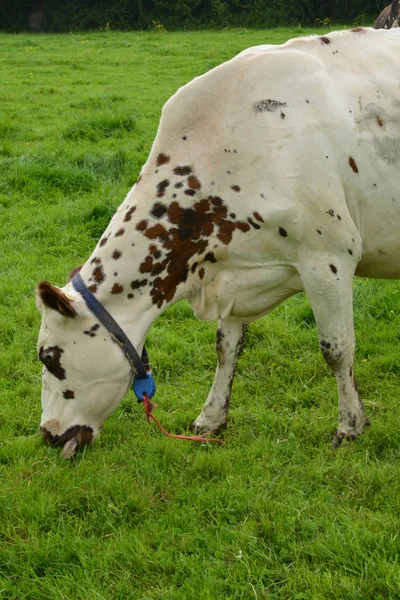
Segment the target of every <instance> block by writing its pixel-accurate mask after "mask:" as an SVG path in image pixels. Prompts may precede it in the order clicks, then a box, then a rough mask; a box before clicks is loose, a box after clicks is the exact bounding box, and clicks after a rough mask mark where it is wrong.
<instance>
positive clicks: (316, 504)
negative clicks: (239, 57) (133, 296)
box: [0, 29, 400, 600]
mask: <svg viewBox="0 0 400 600" xmlns="http://www.w3.org/2000/svg"><path fill="white" fill-rule="evenodd" d="M323 31H324V32H325V33H326V30H322V29H321V30H320V31H319V33H321V32H323ZM315 32H317V31H315ZM298 33H302V34H303V33H304V34H308V33H311V32H310V31H308V30H301V31H300V30H291V29H278V30H274V31H251V30H247V29H238V30H234V31H228V30H227V31H219V32H209V31H201V32H175V33H170V32H166V33H164V34H163V35H162V36H160V35H157V34H156V33H153V32H139V33H122V32H113V31H110V32H107V37H106V38H105V36H104V32H98V33H90V34H70V35H35V36H29V35H4V34H0V45H1V48H2V61H1V64H0V75H1V82H2V86H1V90H0V104H1V112H0V114H1V118H0V243H1V253H0V306H1V310H0V397H1V402H0V483H1V490H2V493H1V494H0V598H5V599H7V600H14V599H15V600H23V599H27V600H42V599H43V598H46V599H56V598H57V600H70V599H71V598H73V599H74V600H81V599H82V600H84V599H85V600H86V598H88V597H89V598H93V599H97V598H99V599H106V600H109V599H122V598H124V599H125V598H132V599H135V600H141V599H143V600H144V599H146V600H153V599H154V600H156V599H157V600H159V599H160V600H161V599H163V600H165V599H167V600H168V599H170V600H177V599H178V600H179V599H182V600H191V599H193V600H194V599H195V598H196V599H197V598H201V600H207V599H209V600H216V599H220V598H227V599H228V598H229V599H234V600H236V599H237V600H239V599H246V600H247V599H250V598H255V599H261V598H263V599H264V598H268V599H269V598H271V599H272V598H273V599H277V600H306V599H309V600H325V599H332V600H337V599H339V598H340V600H358V599H361V598H362V600H380V599H382V600H383V599H385V600H387V599H388V598H390V599H395V598H398V597H399V589H400V569H399V564H398V556H399V550H400V548H399V539H398V536H397V530H398V528H399V515H400V494H399V481H400V467H399V464H400V462H399V458H400V443H399V439H400V438H399V433H398V432H399V427H400V406H399V400H398V390H399V384H398V376H399V372H400V359H399V356H400V352H399V349H400V337H399V331H400V327H399V326H400V316H399V298H400V297H399V287H398V284H397V283H396V282H387V281H365V280H359V281H356V283H355V290H354V307H355V323H356V337H357V353H356V364H355V369H356V374H357V379H358V384H359V389H360V392H361V395H362V397H363V400H364V403H365V406H366V410H367V412H368V415H369V416H370V417H371V419H372V426H371V427H370V428H369V429H368V431H366V433H365V434H364V435H363V436H361V437H360V438H359V439H358V440H357V441H356V443H353V444H344V445H343V447H342V448H340V450H339V451H337V452H333V451H332V449H331V446H330V440H331V436H332V432H333V430H334V428H335V425H336V419H337V407H336V385H335V382H334V379H333V378H332V376H331V374H330V372H329V369H328V368H327V366H326V365H325V364H324V362H323V360H322V358H321V357H320V355H319V352H318V341H317V333H316V330H315V327H314V317H313V314H312V311H311V309H310V307H309V304H308V302H307V300H306V298H305V297H304V295H298V296H296V297H294V298H292V299H290V300H289V301H287V302H286V303H285V304H284V305H282V306H280V307H279V308H278V309H276V310H275V311H274V312H273V313H271V314H270V315H269V316H268V317H267V318H265V319H261V320H259V321H257V322H256V323H254V324H252V326H251V328H250V332H249V334H248V336H247V342H246V346H245V351H244V353H243V356H242V358H241V360H240V362H239V366H238V372H237V376H236V379H235V382H234V386H233V396H232V407H231V411H230V420H229V426H228V429H227V430H226V432H225V433H224V434H223V435H224V439H225V445H224V446H222V447H211V446H206V445H200V446H197V445H190V444H188V443H186V444H185V443H184V442H178V441H175V440H170V439H167V438H164V437H162V436H161V434H160V433H159V432H158V431H157V430H156V429H155V428H154V427H149V426H148V425H147V423H146V420H145V416H144V414H143V412H142V407H141V406H139V405H138V404H137V403H136V402H135V401H134V399H133V397H132V395H131V394H128V396H127V397H126V398H125V399H124V400H123V402H122V403H121V406H120V407H119V409H118V410H117V411H116V413H115V414H114V415H112V416H111V417H110V418H109V419H108V421H107V422H106V423H105V425H104V428H103V432H102V435H101V438H100V439H99V441H98V442H97V443H96V444H95V445H94V446H93V447H89V448H86V449H85V450H84V451H83V452H82V453H81V454H79V455H78V456H77V457H76V458H75V459H73V460H71V461H70V462H62V461H61V460H60V459H59V456H58V452H57V450H55V449H52V448H48V447H46V446H44V445H43V444H42V443H41V440H40V438H39V435H38V424H39V421H40V391H41V381H40V371H41V367H40V364H39V361H38V359H37V356H36V340H37V333H38V327H39V321H40V319H39V314H38V312H37V311H36V308H35V299H34V288H35V285H36V283H37V282H38V281H39V280H41V279H47V280H50V281H52V282H54V283H58V284H62V283H63V282H64V281H65V280H66V277H67V275H68V273H69V271H70V270H71V268H72V267H74V266H76V265H78V264H82V263H83V262H84V261H85V260H86V258H87V257H88V256H89V254H90V253H91V251H92V249H93V247H94V245H95V243H96V241H97V239H98V238H99V237H100V235H101V233H102V232H103V230H104V229H105V227H106V225H107V223H108V221H109V219H110V218H111V216H112V215H113V213H114V211H115V209H116V208H117V206H118V205H119V204H120V202H121V201H122V200H123V198H124V196H125V195H126V193H127V191H128V190H129V188H130V186H131V185H132V184H133V182H134V181H135V179H136V178H137V176H138V174H139V170H140V168H141V166H142V164H143V163H144V162H145V160H146V158H147V155H148V152H149V150H150V147H151V144H152V141H153V138H154V135H155V133H156V130H157V125H158V121H159V116H160V111H161V107H162V105H163V103H164V102H165V101H166V100H167V99H168V98H169V97H170V96H171V94H172V93H174V92H175V91H176V89H177V88H178V87H179V86H181V85H183V84H184V83H186V82H187V81H189V80H190V79H192V78H193V77H195V76H197V75H199V74H201V73H204V72H205V71H207V70H208V69H209V68H211V67H213V66H215V65H217V64H220V63H221V62H223V61H224V60H227V59H229V58H231V57H232V56H233V55H234V54H236V53H237V52H240V51H241V50H243V49H244V48H246V47H249V46H252V45H258V44H262V43H281V42H284V41H286V40H287V39H288V38H289V37H291V36H293V35H296V34H298ZM215 334H216V325H215V324H212V323H211V324H210V323H203V322H198V321H197V320H196V319H194V317H193V314H192V312H191V309H190V306H189V305H188V303H186V302H181V303H180V304H178V305H176V306H174V307H173V308H172V309H170V310H169V311H167V312H166V313H165V314H163V315H162V317H161V318H160V319H158V320H157V321H156V323H155V324H154V326H153V328H152V330H151V332H150V335H149V339H148V350H149V352H150V356H151V359H152V364H153V368H154V373H155V377H156V380H157V385H158V393H157V402H158V404H159V407H158V408H157V415H158V417H159V418H160V420H161V422H162V423H163V425H165V427H166V428H167V429H168V430H171V431H175V432H184V431H186V430H187V426H188V424H189V423H190V422H192V421H193V419H194V418H195V417H196V416H197V414H198V413H199V411H200V409H201V406H202V404H203V402H204V399H205V397H206V396H207V393H208V390H209V388H210V385H211V381H212V378H213V375H214V369H215V362H216V357H215Z"/></svg>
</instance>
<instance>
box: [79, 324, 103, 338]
mask: <svg viewBox="0 0 400 600" xmlns="http://www.w3.org/2000/svg"><path fill="white" fill-rule="evenodd" d="M99 327H100V325H99V324H98V323H95V325H93V326H92V327H91V328H90V329H85V330H84V332H83V333H84V334H85V335H88V336H89V337H96V333H95V332H96V331H97V330H98V329H99Z"/></svg>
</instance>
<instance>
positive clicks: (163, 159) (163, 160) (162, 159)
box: [157, 152, 171, 167]
mask: <svg viewBox="0 0 400 600" xmlns="http://www.w3.org/2000/svg"><path fill="white" fill-rule="evenodd" d="M170 160H171V158H170V157H169V156H167V155H166V154H164V153H163V152H161V153H160V154H159V155H158V156H157V167H161V165H166V164H168V163H169V161H170Z"/></svg>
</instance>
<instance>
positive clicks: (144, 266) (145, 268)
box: [139, 256, 154, 273]
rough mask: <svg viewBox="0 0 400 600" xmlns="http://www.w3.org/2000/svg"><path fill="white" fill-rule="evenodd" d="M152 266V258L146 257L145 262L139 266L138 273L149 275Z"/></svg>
mask: <svg viewBox="0 0 400 600" xmlns="http://www.w3.org/2000/svg"><path fill="white" fill-rule="evenodd" d="M153 266H154V265H153V258H152V257H151V256H146V258H145V260H144V261H143V262H142V263H141V265H140V266H139V271H140V272H141V273H151V271H152V269H153Z"/></svg>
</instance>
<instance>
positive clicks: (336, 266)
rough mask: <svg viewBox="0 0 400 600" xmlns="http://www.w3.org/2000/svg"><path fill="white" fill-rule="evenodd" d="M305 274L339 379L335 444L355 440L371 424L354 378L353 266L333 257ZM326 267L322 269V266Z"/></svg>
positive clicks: (325, 354)
mask: <svg viewBox="0 0 400 600" xmlns="http://www.w3.org/2000/svg"><path fill="white" fill-rule="evenodd" d="M324 262H325V261H320V260H318V262H317V264H318V265H319V266H318V268H317V269H316V268H315V266H313V267H311V268H309V269H306V270H305V273H306V274H304V272H303V273H302V274H301V276H302V279H303V283H304V287H305V291H306V294H307V297H308V299H309V301H310V304H311V307H312V309H313V312H314V316H315V320H316V323H317V327H318V337H319V345H320V349H321V352H322V355H323V357H324V359H325V360H326V362H327V363H328V365H329V366H330V367H331V369H332V371H333V372H334V374H335V376H336V382H337V387H338V394H339V426H338V429H337V431H336V434H335V437H334V440H333V445H334V447H338V446H340V444H341V443H342V441H343V440H344V439H347V440H353V439H355V438H356V437H357V436H358V435H359V434H360V433H362V431H363V429H364V426H365V425H369V421H368V419H367V418H366V416H365V412H364V407H363V405H362V402H361V400H360V397H359V394H358V389H357V384H356V380H355V376H354V349H355V337H354V324H353V292H352V283H353V273H354V269H353V268H352V267H353V265H349V264H346V263H343V262H342V263H341V261H340V259H335V260H333V259H332V257H330V258H329V259H327V261H326V269H324ZM321 265H322V266H321Z"/></svg>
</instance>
